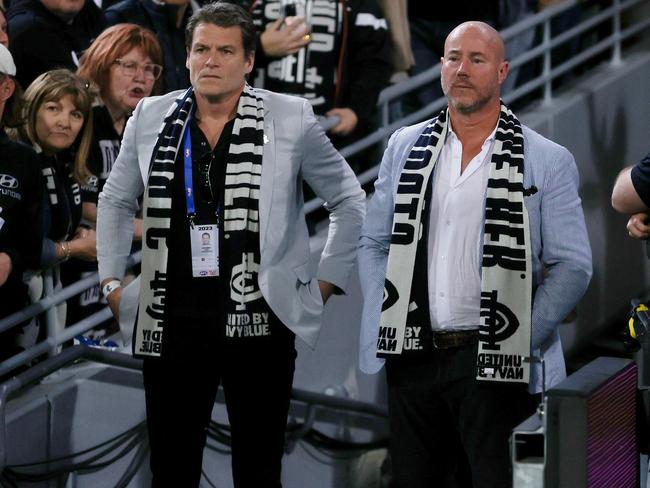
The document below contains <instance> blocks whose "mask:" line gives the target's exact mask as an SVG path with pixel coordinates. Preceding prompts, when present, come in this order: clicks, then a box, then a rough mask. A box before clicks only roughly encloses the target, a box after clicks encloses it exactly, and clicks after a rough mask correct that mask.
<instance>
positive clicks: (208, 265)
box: [190, 224, 219, 278]
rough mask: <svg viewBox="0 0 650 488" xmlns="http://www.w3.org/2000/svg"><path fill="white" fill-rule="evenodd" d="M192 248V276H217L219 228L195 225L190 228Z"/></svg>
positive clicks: (213, 225) (212, 225) (210, 225)
mask: <svg viewBox="0 0 650 488" xmlns="http://www.w3.org/2000/svg"><path fill="white" fill-rule="evenodd" d="M190 243H191V246H192V276H193V277H194V278H209V277H211V276H219V227H218V226H217V224H209V225H195V226H194V227H192V228H190Z"/></svg>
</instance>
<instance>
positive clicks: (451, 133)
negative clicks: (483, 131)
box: [447, 109, 499, 148]
mask: <svg viewBox="0 0 650 488" xmlns="http://www.w3.org/2000/svg"><path fill="white" fill-rule="evenodd" d="M447 120H448V121H449V124H448V126H449V131H448V134H447V137H450V136H451V137H452V138H453V141H454V142H460V139H458V136H457V135H456V133H455V132H454V128H453V126H452V125H451V117H449V109H447ZM497 127H499V121H498V120H497V123H496V124H495V126H494V129H492V132H490V135H488V136H487V138H486V139H485V141H483V145H482V146H481V148H484V147H485V145H486V144H492V142H493V141H494V139H495V137H496V134H497Z"/></svg>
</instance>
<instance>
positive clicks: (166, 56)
mask: <svg viewBox="0 0 650 488" xmlns="http://www.w3.org/2000/svg"><path fill="white" fill-rule="evenodd" d="M177 12H178V7H177V6H175V5H167V4H162V5H161V4H157V3H154V2H153V1H152V0H122V1H121V2H119V3H116V4H115V5H113V6H112V7H110V8H108V9H107V10H106V12H105V16H106V23H107V24H108V25H109V26H110V25H115V24H121V23H124V22H129V23H131V24H137V25H139V26H141V27H145V28H147V29H149V30H150V31H152V32H155V33H156V37H157V38H158V42H159V43H160V47H161V48H162V52H163V62H164V70H163V81H164V83H163V93H167V92H170V91H173V90H180V89H184V88H187V87H188V86H190V77H189V72H188V71H187V68H186V67H185V59H186V58H187V54H186V50H185V24H186V23H187V19H189V16H190V15H191V13H192V12H191V7H190V6H189V5H188V7H187V11H186V12H185V18H184V20H183V22H182V24H181V27H180V28H178V27H176V17H177Z"/></svg>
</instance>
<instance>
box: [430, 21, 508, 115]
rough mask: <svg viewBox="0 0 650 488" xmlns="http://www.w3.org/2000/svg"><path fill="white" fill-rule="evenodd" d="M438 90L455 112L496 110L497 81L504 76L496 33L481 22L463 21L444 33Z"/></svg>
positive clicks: (504, 65)
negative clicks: (443, 94)
mask: <svg viewBox="0 0 650 488" xmlns="http://www.w3.org/2000/svg"><path fill="white" fill-rule="evenodd" d="M440 62H441V63H442V68H441V78H440V81H441V83H442V91H443V92H444V93H445V95H446V96H447V99H448V100H449V106H450V107H451V108H452V109H453V110H455V111H457V112H458V113H461V114H465V115H471V114H473V113H477V112H485V111H486V110H487V111H488V112H498V110H499V105H500V102H499V97H500V94H501V84H502V83H503V81H504V80H505V79H506V77H507V76H508V62H507V61H506V60H505V47H504V44H503V39H502V38H501V36H500V35H499V33H498V32H497V31H496V30H494V29H493V28H492V27H490V26H489V25H488V24H486V23H484V22H464V23H462V24H460V25H459V26H458V27H456V28H455V29H454V30H453V31H451V33H450V34H449V35H448V36H447V40H446V41H445V53H444V56H443V57H442V59H441V60H440Z"/></svg>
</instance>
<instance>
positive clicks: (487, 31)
mask: <svg viewBox="0 0 650 488" xmlns="http://www.w3.org/2000/svg"><path fill="white" fill-rule="evenodd" d="M463 34H467V35H471V36H480V37H482V38H483V40H484V41H485V42H486V43H487V44H488V45H490V46H491V47H492V49H494V50H493V53H494V55H495V58H496V60H497V61H505V59H506V45H505V43H504V42H503V38H502V37H501V34H499V32H498V31H497V30H496V29H495V28H494V27H492V26H491V25H490V24H486V23H485V22H480V21H477V20H470V21H468V22H463V23H462V24H460V25H458V26H456V27H455V28H454V30H453V31H451V32H450V33H449V35H448V36H447V39H446V40H445V53H446V52H447V46H448V44H449V41H450V40H451V39H453V38H456V37H458V36H461V35H463Z"/></svg>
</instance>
